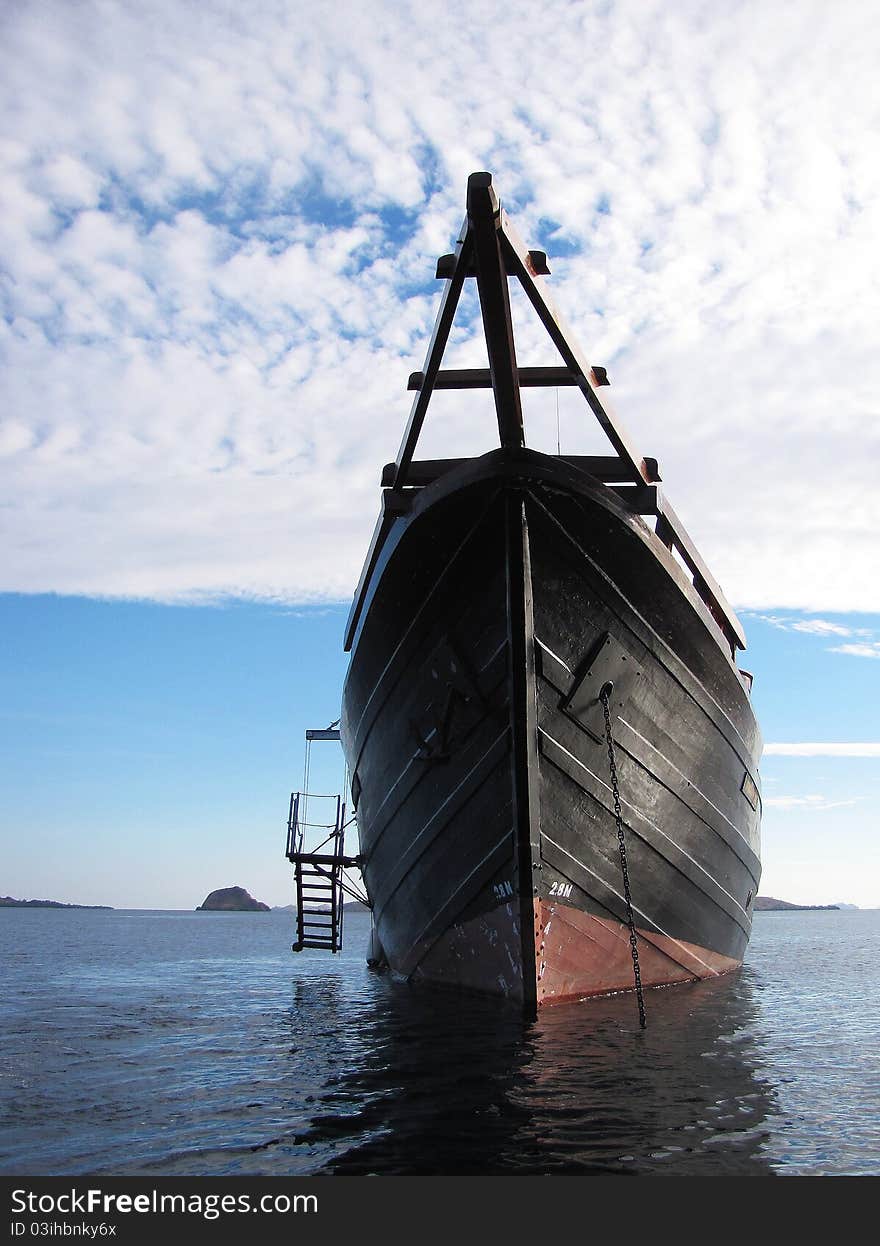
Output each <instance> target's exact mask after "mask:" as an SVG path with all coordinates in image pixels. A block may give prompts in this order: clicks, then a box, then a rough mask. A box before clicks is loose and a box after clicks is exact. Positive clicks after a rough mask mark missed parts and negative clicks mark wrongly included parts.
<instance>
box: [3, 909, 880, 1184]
mask: <svg viewBox="0 0 880 1246" xmlns="http://www.w3.org/2000/svg"><path fill="white" fill-rule="evenodd" d="M368 926H369V922H368V918H367V917H366V916H365V915H362V914H355V915H353V916H349V917H347V930H346V946H345V950H344V951H343V952H342V953H341V954H339V955H337V956H330V955H328V954H326V953H321V952H317V951H306V952H303V953H301V954H299V955H298V956H294V955H293V954H292V953H291V952H290V950H289V948H290V943H291V939H292V933H293V930H292V918H291V915H290V914H287V913H268V914H263V913H180V912H177V913H161V912H125V911H116V912H87V911H79V910H47V909H37V910H9V909H6V910H0V937H2V943H3V947H4V958H3V969H2V998H3V1001H4V1009H3V1017H2V1020H0V1050H2V1057H0V1116H2V1122H3V1129H2V1135H0V1139H2V1141H0V1172H4V1173H20V1174H25V1173H26V1174H76V1173H80V1174H81V1173H105V1174H106V1173H113V1174H121V1175H131V1174H162V1175H171V1174H175V1175H176V1174H187V1175H209V1174H210V1175H217V1174H220V1175H222V1174H228V1175H247V1174H266V1175H280V1174H290V1175H312V1174H317V1173H358V1174H360V1173H486V1172H488V1173H506V1174H514V1173H594V1172H601V1173H608V1172H612V1173H669V1174H677V1175H682V1174H721V1173H728V1174H755V1175H760V1174H772V1173H782V1174H785V1173H798V1174H803V1173H851V1174H866V1173H874V1174H876V1173H880V1060H878V1056H877V1045H876V1024H877V987H876V970H875V967H876V965H877V963H878V959H880V912H876V911H872V912H849V911H844V912H828V913H820V912H814V913H760V914H757V915H756V918H755V927H754V931H753V935H752V942H751V945H750V948H749V951H748V954H747V960H746V964H745V965H744V967H743V968H742V970H740V971H738V972H736V973H734V974H731V975H728V976H727V977H724V978H721V979H717V980H715V981H712V982H703V983H696V984H693V985H687V986H679V987H674V988H666V989H662V990H652V991H649V992H648V993H647V995H646V1006H647V1011H648V1029H647V1031H646V1032H645V1033H640V1032H639V1028H638V1016H637V1011H636V1005H635V1000H634V998H633V997H632V996H628V995H621V996H615V997H611V998H607V999H602V1000H593V1001H587V1002H584V1003H581V1004H571V1005H560V1006H557V1007H555V1008H548V1009H545V1010H543V1011H542V1012H541V1013H540V1014H539V1016H538V1019H537V1020H535V1021H533V1022H525V1021H523V1019H522V1018H521V1017H520V1016H519V1015H518V1014H517V1013H516V1012H515V1011H513V1010H509V1009H507V1008H505V1007H503V1006H500V1005H498V1004H497V1003H495V1002H494V1001H482V1000H479V999H471V998H466V997H461V996H457V995H447V994H435V993H431V992H428V991H425V990H416V989H412V988H409V987H406V986H402V985H400V984H398V983H395V982H392V981H391V980H389V978H388V977H386V976H380V975H377V974H374V973H372V972H371V971H369V970H368V969H367V967H366V965H365V963H364V955H365V947H366V939H367V934H368Z"/></svg>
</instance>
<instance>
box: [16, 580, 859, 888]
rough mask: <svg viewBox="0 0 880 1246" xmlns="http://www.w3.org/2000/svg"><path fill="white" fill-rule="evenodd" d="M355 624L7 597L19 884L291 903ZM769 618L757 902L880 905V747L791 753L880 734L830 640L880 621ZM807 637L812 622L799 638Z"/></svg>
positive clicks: (756, 663) (326, 779)
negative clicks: (306, 767)
mask: <svg viewBox="0 0 880 1246" xmlns="http://www.w3.org/2000/svg"><path fill="white" fill-rule="evenodd" d="M346 615H347V609H346V608H344V607H342V606H333V607H318V608H315V607H311V608H305V609H296V608H290V607H283V606H277V605H263V604H253V603H249V604H243V603H229V604H227V605H225V606H220V605H215V606H199V607H192V606H189V607H185V606H163V605H147V604H144V603H131V602H108V601H90V600H87V599H82V598H69V597H37V596H19V595H4V596H2V597H0V623H2V630H3V634H4V636H5V637H6V644H5V645H4V649H3V656H2V666H0V676H2V684H3V688H4V696H3V706H4V708H3V711H2V714H0V745H2V758H3V769H4V773H5V775H6V778H5V781H4V789H3V807H4V808H3V814H4V839H5V842H6V847H5V850H4V873H5V880H4V883H3V890H4V893H6V892H8V893H11V894H13V895H24V896H28V897H31V896H36V895H38V894H39V895H40V896H43V897H48V898H63V899H68V900H74V901H76V902H79V903H94V904H111V905H114V906H118V907H170V908H193V907H195V905H196V904H199V903H201V901H202V899H204V896H205V895H206V894H207V893H208V891H210V890H212V889H213V888H214V887H221V886H231V885H241V886H244V887H247V888H248V890H250V891H251V892H252V893H253V894H254V895H257V896H258V897H259V898H260V899H263V900H264V901H266V902H268V903H273V904H286V903H289V902H290V900H291V880H290V872H289V867H288V866H287V863H286V862H285V861H284V859H283V855H282V854H283V845H284V827H285V822H286V816H287V800H288V795H289V792H290V791H291V789H293V788H298V787H299V786H300V780H301V777H302V772H303V769H302V768H303V755H304V734H305V730H306V728H307V727H315V726H327V725H329V723H330V722H332V720H333V719H334V718H335V717H336V715H337V713H338V707H339V698H340V692H341V688H342V680H343V678H344V673H345V666H346V660H345V658H344V655H343V653H342V644H341V638H342V630H343V625H344V622H345V618H346ZM772 619H773V621H772V622H770V621H767V618H766V617H760V616H746V618H745V623H746V626H747V629H748V634H749V638H750V648H749V651H748V659H749V660H748V663H747V666H748V668H749V669H751V670H752V671H753V672H754V674H755V686H754V701H755V706H756V709H757V712H758V715H759V718H760V721H761V724H762V727H763V729H764V734H765V738H766V741H767V743H768V747H769V749H770V751H769V752H768V754H767V755H766V756H765V758H764V761H763V764H762V767H761V769H762V777H763V784H764V798H765V809H764V850H763V859H764V871H765V874H764V884H763V886H762V891H763V892H764V893H765V894H771V895H778V896H780V897H781V898H783V899H794V900H797V901H800V902H802V903H816V904H821V903H825V904H827V903H835V902H836V901H838V900H843V901H845V902H848V903H857V904H859V905H861V906H864V907H867V906H871V907H873V906H880V888H878V882H877V871H876V858H877V848H876V808H877V801H878V798H880V746H878V745H877V744H875V745H874V748H873V752H872V754H871V755H869V756H865V757H860V756H850V755H847V752H855V751H857V750H855V749H852V748H850V749H849V750H844V754H843V755H831V756H828V755H822V754H821V753H820V754H819V755H818V756H816V755H811V754H809V753H808V754H807V755H795V756H786V755H780V754H779V753H778V752H776V751H774V750H775V749H776V748H778V747H782V746H793V747H795V748H803V747H804V746H805V744H807V743H813V744H815V743H816V742H820V743H827V742H828V741H837V742H838V744H840V743H841V742H844V743H848V744H850V745H851V744H852V743H853V742H858V741H861V742H862V743H864V742H865V741H869V740H870V739H871V737H872V731H873V727H874V725H875V723H876V708H875V706H876V698H877V694H878V692H880V688H878V678H877V675H876V674H875V673H874V672H875V671H877V669H878V668H877V667H876V666H875V665H874V663H873V662H871V660H867V661H866V660H865V659H864V658H860V657H858V656H855V655H852V654H847V653H840V652H837V651H836V648H837V647H839V645H840V644H841V643H842V644H844V645H845V644H846V643H848V642H847V640H846V639H845V638H844V637H842V636H841V635H840V634H839V633H838V634H837V635H834V634H831V635H829V633H828V631H827V629H828V627H829V626H832V627H834V628H839V629H845V630H851V629H853V628H858V629H859V630H867V629H866V624H867V623H868V622H873V624H874V627H875V629H876V630H875V632H874V633H873V634H874V635H875V636H877V635H878V634H880V618H878V617H876V616H874V617H873V618H872V619H871V620H869V619H867V618H866V617H865V616H864V615H857V616H835V618H834V619H833V620H830V619H821V620H820V619H818V618H817V617H816V616H806V615H797V616H792V615H787V616H784V617H783V616H772ZM804 625H806V626H808V627H810V628H812V629H813V630H810V631H797V630H793V628H794V627H795V626H801V627H802V626H804ZM871 677H873V682H872V679H871ZM874 734H876V733H874ZM341 780H342V759H341V750H339V748H338V746H336V745H333V744H322V745H315V746H314V747H313V751H312V782H311V783H310V787H311V788H312V789H313V790H319V791H325V792H329V793H332V792H335V791H338V790H340V788H341Z"/></svg>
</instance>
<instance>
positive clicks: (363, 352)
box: [0, 0, 880, 907]
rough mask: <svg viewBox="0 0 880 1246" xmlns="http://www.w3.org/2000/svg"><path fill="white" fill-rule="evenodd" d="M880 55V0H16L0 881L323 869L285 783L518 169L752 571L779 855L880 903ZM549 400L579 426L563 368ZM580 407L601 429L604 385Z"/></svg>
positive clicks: (332, 681)
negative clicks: (491, 195) (422, 401)
mask: <svg viewBox="0 0 880 1246" xmlns="http://www.w3.org/2000/svg"><path fill="white" fill-rule="evenodd" d="M342 19H344V20H342ZM537 28H539V29H540V37H535V30H536V29H537ZM878 56H880V27H878V24H877V22H876V13H875V10H874V6H873V5H871V4H869V3H867V2H865V0H841V2H840V3H838V4H836V5H834V6H833V7H829V6H828V5H827V4H824V3H819V2H818V0H805V2H804V4H802V5H799V6H797V8H796V10H795V9H792V8H791V7H790V6H786V5H775V6H773V5H766V4H763V3H758V2H757V0H738V2H736V0H734V2H732V3H730V4H727V5H725V6H719V5H718V4H714V3H711V2H708V0H684V2H683V3H681V4H677V5H668V4H666V3H661V2H660V0H656V2H652V0H616V2H611V3H609V2H608V0H584V2H583V3H581V4H578V5H572V4H570V3H567V0H547V2H546V3H544V4H542V5H541V6H537V5H535V4H534V3H533V0H505V2H503V3H502V2H501V0H479V2H478V3H476V4H474V3H472V2H471V3H464V0H449V3H448V4H446V5H445V6H444V9H443V15H442V20H441V19H440V17H439V16H438V13H437V11H436V10H434V9H432V8H431V7H430V6H427V7H426V6H421V5H416V4H408V3H406V2H405V0H401V2H400V3H395V4H393V5H392V4H390V3H388V0H360V2H359V3H357V4H355V3H341V4H340V3H335V4H333V5H330V4H320V3H319V4H314V3H309V4H305V3H304V0H285V2H282V0H256V2H255V3H254V4H252V5H249V6H247V8H246V9H242V10H241V11H240V12H239V11H237V10H235V9H234V8H230V6H229V5H227V4H225V3H219V2H218V3H213V2H212V0H205V2H204V3H202V4H199V5H179V4H177V3H172V2H171V0H145V2H144V3H142V4H138V5H133V4H129V3H125V2H123V0H104V2H103V3H100V4H99V3H97V2H93V0H84V2H83V3H81V4H78V5H75V6H74V5H70V4H68V3H66V2H64V0H46V2H45V3H43V4H41V5H39V6H29V5H7V6H5V7H4V9H3V12H2V15H0V70H2V72H0V102H2V108H0V118H2V120H0V200H2V210H0V294H2V318H0V371H2V380H3V392H4V404H3V408H2V411H0V497H2V502H3V504H2V508H0V531H2V546H0V594H2V596H0V606H2V611H0V613H2V618H3V621H4V624H5V628H6V630H5V633H4V634H5V637H6V643H5V645H4V649H3V656H2V668H3V676H4V682H5V683H6V684H7V685H8V688H7V690H6V691H5V692H4V697H3V708H2V713H3V719H2V721H3V723H4V730H5V731H6V732H7V733H8V734H7V739H6V750H7V752H6V754H5V756H6V758H7V759H8V761H9V763H10V767H9V775H8V778H6V779H5V780H4V785H3V803H4V804H5V806H6V809H5V812H4V813H3V822H2V826H0V833H2V835H3V836H4V847H5V851H4V860H5V861H6V862H7V868H8V869H9V871H10V872H9V882H8V883H2V882H0V890H7V891H10V892H12V893H14V892H15V891H16V889H17V890H19V891H23V892H26V893H30V894H35V893H38V892H42V893H44V894H52V893H53V892H56V891H58V889H59V888H60V889H61V890H62V891H63V892H64V894H65V895H66V896H68V897H69V898H72V899H80V900H88V899H92V900H96V899H102V900H104V901H106V902H109V903H123V902H127V903H144V904H166V903H167V904H175V905H176V904H179V905H181V906H185V907H187V906H189V905H190V904H191V903H196V902H197V901H198V900H199V899H201V898H202V895H201V893H202V892H204V891H205V890H206V889H207V888H208V886H209V885H214V884H215V883H217V884H218V885H220V884H225V883H228V882H233V881H236V882H240V883H242V885H245V886H249V887H251V889H252V890H255V891H260V890H262V891H263V892H265V896H264V898H267V899H271V900H282V899H284V898H285V897H286V895H287V892H286V891H285V888H284V884H283V882H282V881H279V880H281V879H283V870H282V871H281V874H279V875H277V876H276V873H275V870H276V865H275V863H274V862H275V858H274V855H273V854H274V852H275V844H276V836H277V834H278V831H277V828H278V825H279V818H280V819H281V820H282V821H283V817H282V815H283V806H284V799H285V791H286V790H288V789H289V786H290V784H291V782H292V780H293V779H294V778H295V777H296V775H297V774H298V772H299V768H300V766H301V751H300V740H301V735H302V730H303V729H304V728H305V726H309V725H316V723H317V724H320V723H321V722H322V721H323V720H325V719H328V720H329V718H332V717H334V716H335V713H336V710H337V708H338V698H339V687H340V684H341V673H342V670H343V659H342V656H341V654H340V651H339V644H338V640H339V635H340V633H341V628H342V619H343V616H344V614H345V609H344V607H343V606H342V605H341V604H340V603H343V602H345V601H347V600H348V599H349V598H350V595H351V592H352V589H353V586H354V583H355V581H356V579H357V575H358V572H359V569H360V563H361V560H362V557H363V553H364V549H365V545H366V542H367V539H368V535H369V532H370V530H371V528H372V524H373V520H374V517H375V512H376V507H377V486H378V479H379V469H380V467H381V464H382V463H384V462H385V461H387V460H389V459H391V458H393V456H394V454H395V451H396V449H397V445H398V441H399V437H400V432H401V429H402V427H403V424H404V422H405V419H406V415H407V411H408V407H409V403H408V399H407V394H406V392H405V385H406V378H407V376H408V374H409V373H410V372H411V371H413V370H415V369H417V368H419V367H420V366H421V363H422V358H423V353H424V347H425V342H426V338H427V335H428V334H429V332H430V325H431V321H432V316H433V309H434V306H435V303H436V299H437V296H438V290H437V287H436V284H435V283H434V281H433V280H432V275H433V271H434V262H435V260H436V257H437V255H439V254H441V253H443V252H445V251H448V250H449V249H450V248H451V245H452V243H453V239H454V234H455V231H456V230H457V228H458V224H459V222H460V220H461V216H462V213H463V204H464V188H465V182H466V178H467V175H468V174H469V173H470V172H471V171H473V170H475V169H481V168H488V169H490V170H492V171H493V172H494V173H495V174H496V178H497V184H498V186H499V189H500V192H501V195H502V197H503V199H504V202H505V205H506V206H507V207H508V208H509V209H510V210H511V212H512V214H513V215H514V216H515V219H516V222H517V225H518V227H519V228H520V231H521V232H522V233H523V235H524V236H525V237H526V238H527V239H528V241H529V244H530V245H532V246H537V247H543V248H545V249H546V250H547V252H548V254H549V256H550V267H551V270H552V273H553V276H552V283H553V291H554V296H555V298H556V300H557V302H558V303H559V305H560V307H561V308H562V309H563V310H564V312H565V314H566V318H567V319H568V320H569V321H570V322H571V324H572V325H573V326H575V328H576V331H577V333H578V336H579V337H580V340H581V341H582V343H583V344H584V346H585V349H586V351H587V354H588V356H589V357H590V358H591V360H593V361H594V362H596V363H602V364H604V365H606V366H607V367H608V369H609V374H610V376H611V379H612V382H613V388H612V390H611V391H610V392H611V393H612V394H613V395H614V398H615V405H616V407H617V409H618V410H619V412H620V413H621V414H622V416H623V417H624V419H625V422H626V423H627V425H628V426H629V428H630V430H631V432H632V434H633V437H634V440H635V441H636V443H637V444H638V445H639V446H640V448H641V449H642V451H643V452H644V453H647V454H653V455H655V456H657V457H658V458H659V460H660V464H661V469H662V471H663V477H664V484H665V486H666V487H667V489H668V493H669V496H670V499H671V500H672V502H673V504H674V505H675V508H676V510H677V511H678V513H679V514H680V515H681V516H682V518H683V519H684V521H685V523H686V524H687V526H688V528H689V530H690V531H691V533H692V535H693V537H694V538H695V540H696V542H697V544H698V545H699V547H700V549H701V550H702V552H703V553H704V555H705V556H706V558H707V561H708V562H709V565H710V566H711V567H712V569H713V572H714V573H715V574H716V576H717V577H718V579H719V580H720V581H721V583H722V584H723V586H724V588H725V591H726V593H727V595H728V597H729V598H730V599H731V600H732V601H733V602H734V604H735V605H736V606H737V607H738V608H739V609H740V610H741V611H742V612H743V616H744V621H745V623H746V627H747V631H748V633H749V636H750V641H751V647H750V650H749V653H748V654H747V655H746V658H745V665H747V666H749V667H751V668H752V669H754V670H755V673H756V676H757V680H756V687H755V700H756V704H757V706H758V709H759V713H760V717H761V720H762V725H763V727H764V733H765V737H766V739H767V740H768V741H769V743H770V745H771V746H773V748H774V749H775V748H776V746H779V747H780V748H781V747H782V746H783V745H787V746H788V747H789V749H790V754H784V753H782V752H779V751H770V752H768V754H767V756H766V758H765V761H764V765H763V772H764V777H765V784H766V788H765V796H766V797H767V804H766V810H765V832H766V833H765V839H766V851H765V861H766V863H767V875H766V883H765V890H766V889H769V890H771V891H772V890H775V891H777V892H781V893H783V894H784V895H785V896H794V898H799V899H802V900H805V901H814V902H820V901H833V900H835V899H849V900H852V901H853V902H856V903H861V904H869V903H872V904H880V863H878V854H877V852H876V849H875V847H874V844H873V838H874V834H875V827H876V814H875V810H876V796H877V782H878V769H880V756H878V752H880V745H878V741H880V724H878V721H877V711H876V706H877V704H878V695H877V694H878V691H880V689H878V675H880V575H878V574H877V568H878V558H877V552H876V551H877V540H876V532H875V528H876V505H875V504H874V499H875V497H876V463H877V462H878V461H880V411H878V405H880V403H878V394H880V353H878V352H877V349H876V326H877V324H878V323H880V293H878V286H877V283H876V271H877V247H878V243H877V239H878V237H880V176H878V163H877V160H876V152H875V145H874V141H873V136H874V133H875V126H876V103H875V101H876V64H877V61H878ZM585 66H586V67H588V72H586V71H585ZM34 83H39V84H40V85H39V89H35V88H34ZM469 298H470V302H468V300H467V299H466V300H465V305H464V307H463V308H462V316H461V318H460V320H459V322H458V323H457V326H456V329H455V331H454V334H453V339H452V344H451V347H452V355H451V357H450V359H449V361H448V362H450V363H452V364H458V365H460V366H466V365H479V364H480V363H481V362H483V354H484V347H483V345H482V343H481V340H480V333H479V326H478V324H477V323H476V321H475V318H474V304H473V299H472V297H471V296H469ZM514 316H515V319H516V322H517V328H518V331H519V343H520V352H519V353H520V359H521V361H522V362H525V363H536V364H539V363H554V362H556V359H555V358H554V355H553V352H552V349H549V350H548V347H547V345H546V344H545V341H544V339H543V337H542V334H541V333H540V332H539V331H538V328H537V326H536V325H535V324H534V322H533V321H532V320H531V319H530V318H529V315H528V314H527V309H526V308H525V307H524V305H523V302H522V300H521V299H516V298H515V299H514ZM483 398H484V401H482V403H481V402H480V401H475V402H474V404H473V405H468V404H464V403H462V402H461V399H460V396H458V395H455V394H441V395H438V397H437V400H436V402H435V404H434V406H432V411H431V413H430V414H429V421H428V426H427V428H426V435H425V441H424V444H423V447H422V450H421V452H422V453H423V454H424V455H425V456H426V457H427V456H433V455H443V454H461V453H474V452H478V451H480V450H484V449H488V448H490V446H491V445H492V444H493V436H494V434H493V427H494V421H493V418H492V414H491V409H490V406H489V403H488V400H487V399H486V396H485V395H484V396H483ZM525 410H526V419H527V436H528V439H529V441H530V444H532V445H534V446H535V447H536V448H539V449H553V448H555V440H556V410H555V395H553V394H550V393H539V392H537V391H531V392H530V393H529V394H528V395H527V397H526V400H525ZM559 418H560V431H561V442H562V448H563V451H568V452H571V453H577V452H590V451H593V450H602V449H604V445H603V442H602V440H601V437H600V435H599V433H598V430H597V429H596V427H595V426H594V424H593V423H592V422H591V421H590V420H589V419H587V418H586V415H585V411H584V407H583V404H582V403H581V400H580V398H579V396H578V395H576V394H572V393H571V392H570V391H564V392H562V393H561V394H560V395H559ZM811 745H812V746H816V745H822V746H824V747H825V748H826V751H825V752H824V753H823V752H819V753H817V752H816V749H815V747H814V748H813V749H812V752H811V751H810V750H809V748H808V746H811ZM853 745H859V746H860V751H861V752H862V753H863V754H865V755H863V756H851V755H849V754H850V753H852V752H853V751H854V750H853V749H852V748H851V747H850V748H847V746H853ZM870 745H873V746H874V750H873V752H872V751H871V749H870V748H868V749H867V750H866V747H865V746H870ZM62 777H63V781H61V780H62ZM774 802H775V803H774ZM242 827H245V828H246V830H245V831H244V832H243V831H242ZM209 828H210V838H211V839H212V840H213V842H214V851H215V852H216V853H217V856H216V867H217V870H218V877H217V878H215V877H214V876H213V875H212V876H211V877H210V878H207V877H205V874H204V869H205V865H206V862H209V861H211V859H212V858H211V851H209V849H208V847H207V844H208V839H209V834H208V832H209ZM50 843H51V845H52V847H53V850H52V851H51V852H49V851H47V846H48V845H49V844H50ZM219 844H222V845H223V848H222V853H221V852H220V849H219V848H218V845H219ZM149 845H152V846H153V847H155V846H156V845H159V846H160V847H161V852H154V851H151V849H150V847H149ZM258 861H259V862H260V863H261V864H259V866H257V864H256V863H257V862H258ZM249 864H250V867H251V870H250V873H249V871H248V866H249ZM281 864H282V865H283V863H281ZM221 866H222V869H221ZM230 874H231V875H234V877H229V875H230ZM101 878H103V879H104V880H105V883H106V888H107V889H106V890H102V889H101V887H102V886H104V885H105V884H104V883H101V885H99V883H100V880H101ZM276 887H277V888H278V890H277V891H276V890H273V889H274V888H276ZM128 888H133V890H131V891H129V890H127V889H128ZM74 892H75V893H76V894H74Z"/></svg>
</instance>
